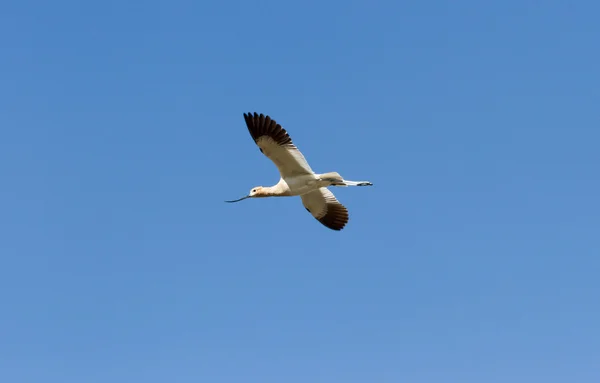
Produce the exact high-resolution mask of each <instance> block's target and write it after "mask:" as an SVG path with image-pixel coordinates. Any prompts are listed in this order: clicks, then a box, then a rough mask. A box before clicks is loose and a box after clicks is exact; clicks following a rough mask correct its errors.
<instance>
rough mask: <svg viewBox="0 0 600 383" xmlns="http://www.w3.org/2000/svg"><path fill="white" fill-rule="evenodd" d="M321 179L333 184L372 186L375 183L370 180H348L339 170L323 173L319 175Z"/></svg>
mask: <svg viewBox="0 0 600 383" xmlns="http://www.w3.org/2000/svg"><path fill="white" fill-rule="evenodd" d="M319 178H320V179H321V181H327V182H329V183H330V184H331V186H342V187H345V186H372V185H373V184H372V183H371V182H369V181H348V180H345V179H344V178H343V177H342V176H341V175H340V174H339V173H337V172H329V173H323V174H320V175H319Z"/></svg>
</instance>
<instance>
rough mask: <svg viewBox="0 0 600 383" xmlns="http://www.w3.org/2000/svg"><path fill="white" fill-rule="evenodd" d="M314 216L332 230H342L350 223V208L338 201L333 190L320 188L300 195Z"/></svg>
mask: <svg viewBox="0 0 600 383" xmlns="http://www.w3.org/2000/svg"><path fill="white" fill-rule="evenodd" d="M300 197H301V198H302V204H303V205H304V207H305V208H306V210H308V212H309V213H310V214H312V216H313V217H315V218H316V219H317V220H318V221H319V222H321V223H322V224H323V225H325V226H326V227H328V228H330V229H332V230H342V229H343V228H344V226H346V224H347V223H348V210H347V209H346V207H344V205H342V204H341V203H339V202H338V200H337V199H336V198H335V196H334V195H333V193H332V192H331V190H329V189H327V188H319V189H317V190H314V191H311V192H310V193H306V194H303V195H301V196H300Z"/></svg>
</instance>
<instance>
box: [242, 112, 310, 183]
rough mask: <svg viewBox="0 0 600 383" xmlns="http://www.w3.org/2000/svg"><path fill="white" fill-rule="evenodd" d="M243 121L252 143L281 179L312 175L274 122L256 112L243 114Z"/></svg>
mask: <svg viewBox="0 0 600 383" xmlns="http://www.w3.org/2000/svg"><path fill="white" fill-rule="evenodd" d="M244 119H245V120H246V125H247V126H248V131H249V132H250V135H251V136H252V138H253V139H254V142H255V143H256V145H258V147H259V149H260V151H261V152H262V153H263V154H264V155H265V156H267V157H268V158H269V159H270V160H271V161H273V163H274V164H275V166H277V169H279V174H280V175H281V177H284V178H285V177H292V176H296V175H304V174H313V170H312V169H311V168H310V166H309V165H308V162H306V159H305V158H304V156H303V155H302V153H301V152H300V150H298V148H297V147H296V146H295V145H294V143H293V142H292V139H291V138H290V136H289V134H288V133H287V132H286V131H285V129H283V128H282V127H281V125H279V124H278V123H277V122H276V121H275V120H273V119H271V117H269V116H264V115H263V114H262V113H261V114H257V113H256V112H255V113H254V114H251V113H248V114H246V113H244Z"/></svg>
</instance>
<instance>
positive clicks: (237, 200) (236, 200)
mask: <svg viewBox="0 0 600 383" xmlns="http://www.w3.org/2000/svg"><path fill="white" fill-rule="evenodd" d="M246 198H250V196H249V195H247V196H245V197H242V198H240V199H235V200H233V201H225V202H239V201H241V200H244V199H246Z"/></svg>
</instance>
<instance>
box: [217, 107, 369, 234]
mask: <svg viewBox="0 0 600 383" xmlns="http://www.w3.org/2000/svg"><path fill="white" fill-rule="evenodd" d="M244 119H245V121H246V126H247V127H248V131H249V132H250V136H251V137H252V139H253V140H254V143H255V144H256V145H257V146H258V148H259V150H260V152H261V153H263V154H264V155H265V156H266V157H267V158H269V159H270V160H271V161H272V162H273V163H274V164H275V166H276V167H277V169H278V170H279V175H280V179H279V182H278V183H277V184H275V185H273V186H255V187H253V188H252V189H251V190H250V192H249V193H248V194H247V195H246V196H244V197H242V198H239V199H236V200H231V201H225V202H228V203H232V202H239V201H242V200H245V199H247V198H265V197H292V196H300V198H301V200H302V204H303V205H304V208H305V209H306V210H307V211H308V212H309V213H310V214H311V215H312V216H313V217H314V218H315V219H317V220H318V221H319V222H320V223H321V224H323V226H325V227H327V228H329V229H331V230H336V231H340V230H342V229H343V228H344V227H345V226H346V224H347V223H348V220H349V215H348V209H347V208H346V207H345V206H344V205H342V204H341V203H340V202H339V201H338V200H337V198H336V197H335V195H334V194H333V193H332V192H331V190H329V189H328V187H329V186H337V187H347V186H373V183H371V182H369V181H349V180H345V179H344V178H343V177H342V176H341V175H340V174H339V173H337V172H328V173H322V174H321V173H315V172H314V171H313V170H312V169H311V167H310V165H309V164H308V162H307V161H306V159H305V158H304V155H303V154H302V152H301V151H300V150H299V149H298V147H297V146H296V145H295V144H294V142H293V141H292V138H291V137H290V135H289V134H288V132H287V131H286V130H285V129H284V128H283V127H282V126H281V125H280V124H278V123H277V122H276V121H275V120H274V119H272V118H271V117H270V116H268V115H264V114H262V113H261V114H258V113H256V112H254V113H244Z"/></svg>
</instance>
